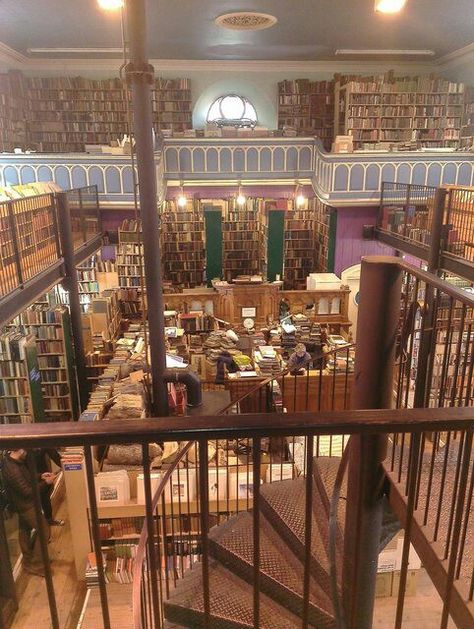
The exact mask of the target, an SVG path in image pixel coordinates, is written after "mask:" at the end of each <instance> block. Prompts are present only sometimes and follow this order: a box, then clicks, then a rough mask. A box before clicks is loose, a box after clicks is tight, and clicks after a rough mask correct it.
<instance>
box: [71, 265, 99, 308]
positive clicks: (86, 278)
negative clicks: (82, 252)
mask: <svg viewBox="0 0 474 629" xmlns="http://www.w3.org/2000/svg"><path fill="white" fill-rule="evenodd" d="M76 272H77V284H78V287H79V301H80V303H81V309H82V311H83V312H87V311H88V310H89V309H90V304H91V301H92V299H93V298H94V297H97V296H98V294H99V292H100V288H99V282H98V281H97V266H96V256H95V255H94V256H91V257H90V258H88V259H87V260H85V261H84V262H83V263H82V264H81V265H79V266H78V267H76Z"/></svg>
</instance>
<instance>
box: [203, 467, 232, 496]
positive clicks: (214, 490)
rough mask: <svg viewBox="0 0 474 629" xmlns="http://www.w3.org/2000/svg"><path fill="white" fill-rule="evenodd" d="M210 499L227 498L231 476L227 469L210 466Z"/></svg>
mask: <svg viewBox="0 0 474 629" xmlns="http://www.w3.org/2000/svg"><path fill="white" fill-rule="evenodd" d="M208 476H209V500H219V502H221V501H223V500H227V496H228V493H229V477H228V475H227V469H226V468H225V467H224V468H221V467H220V468H212V467H210V468H209V475H208Z"/></svg>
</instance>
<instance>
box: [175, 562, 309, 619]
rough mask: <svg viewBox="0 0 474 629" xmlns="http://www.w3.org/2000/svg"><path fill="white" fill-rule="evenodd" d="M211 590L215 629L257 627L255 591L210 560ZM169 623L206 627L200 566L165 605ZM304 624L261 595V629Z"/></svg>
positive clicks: (189, 573)
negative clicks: (254, 605)
mask: <svg viewBox="0 0 474 629" xmlns="http://www.w3.org/2000/svg"><path fill="white" fill-rule="evenodd" d="M209 590H210V611H211V614H210V615H211V623H210V624H211V627H212V629H249V628H253V627H254V622H253V621H254V618H253V588H252V586H251V585H249V584H248V583H246V582H245V581H243V580H242V579H239V578H238V577H237V576H235V575H233V574H232V573H230V572H229V571H228V570H226V569H225V568H223V567H222V566H221V565H219V564H218V563H217V562H216V561H215V560H213V559H212V558H211V559H210V560H209ZM164 607H165V616H166V618H167V620H168V622H170V623H171V626H173V625H172V623H179V624H180V625H182V626H183V627H189V628H192V629H199V628H200V627H203V626H204V598H203V591H202V570H201V566H200V565H199V564H196V565H195V567H194V568H193V569H192V570H190V571H188V572H187V573H186V575H185V576H184V578H183V579H182V580H181V581H179V582H178V584H177V586H176V589H175V590H174V591H173V592H171V593H170V598H169V599H168V601H166V602H165V603H164ZM300 627H301V620H300V619H299V618H298V617H297V616H294V615H293V614H292V613H291V612H289V611H288V610H287V609H285V608H284V607H282V606H281V605H279V604H278V603H276V602H274V601H273V600H271V599H270V598H268V597H267V596H265V595H264V594H261V595H260V622H259V629H299V628H300Z"/></svg>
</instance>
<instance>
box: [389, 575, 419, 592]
mask: <svg viewBox="0 0 474 629" xmlns="http://www.w3.org/2000/svg"><path fill="white" fill-rule="evenodd" d="M392 574H393V579H392V596H398V589H399V587H400V571H399V570H397V571H396V572H393V573H392ZM417 581H418V570H408V571H407V585H406V588H405V596H416V585H417Z"/></svg>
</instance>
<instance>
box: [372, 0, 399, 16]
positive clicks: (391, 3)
mask: <svg viewBox="0 0 474 629" xmlns="http://www.w3.org/2000/svg"><path fill="white" fill-rule="evenodd" d="M406 2H407V0H375V10H376V11H377V12H378V13H398V12H399V11H401V10H402V9H403V7H404V6H405V4H406Z"/></svg>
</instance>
